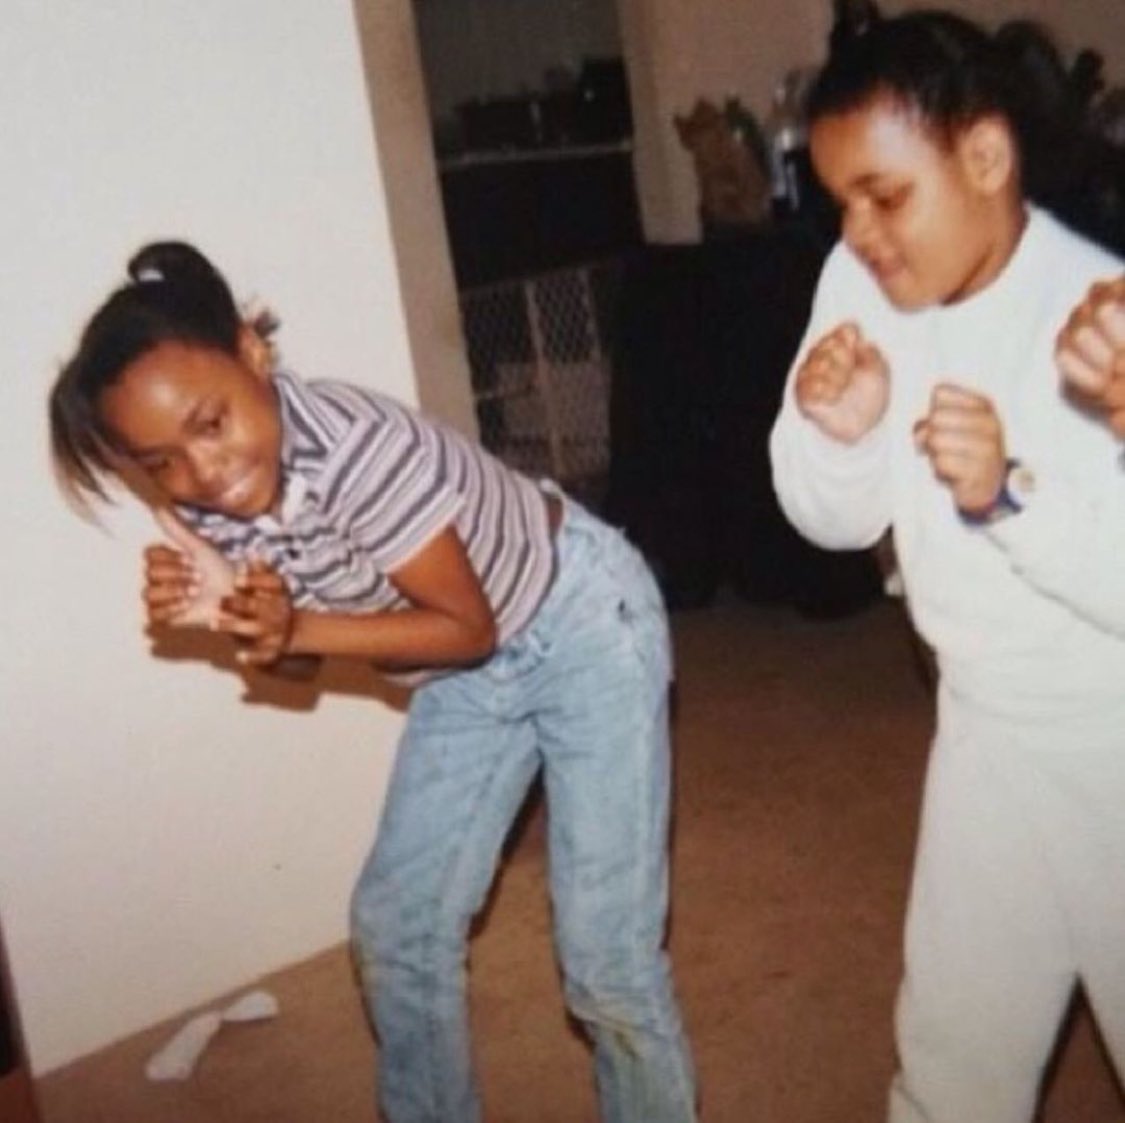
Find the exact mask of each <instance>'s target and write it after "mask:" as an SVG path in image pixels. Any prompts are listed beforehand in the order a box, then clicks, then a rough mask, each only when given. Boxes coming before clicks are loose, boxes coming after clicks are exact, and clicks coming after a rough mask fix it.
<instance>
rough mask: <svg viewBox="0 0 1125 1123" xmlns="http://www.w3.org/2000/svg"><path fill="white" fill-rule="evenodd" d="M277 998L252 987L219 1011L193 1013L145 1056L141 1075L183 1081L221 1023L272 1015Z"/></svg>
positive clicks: (274, 1013) (246, 1020) (275, 1010)
mask: <svg viewBox="0 0 1125 1123" xmlns="http://www.w3.org/2000/svg"><path fill="white" fill-rule="evenodd" d="M277 1011H278V1004H277V999H276V998H274V996H273V995H272V994H270V993H269V991H265V990H252V991H250V992H249V993H248V994H244V995H243V996H242V997H241V998H238V999H236V1000H235V1001H234V1002H232V1003H231V1004H230V1005H229V1006H227V1007H226V1008H225V1009H224V1010H223V1011H221V1012H220V1011H218V1010H207V1011H206V1012H204V1013H202V1014H196V1016H195V1017H194V1018H192V1019H191V1020H190V1021H188V1022H187V1023H186V1024H185V1025H184V1026H182V1027H181V1028H180V1029H179V1030H177V1032H176V1033H175V1034H174V1035H173V1036H172V1037H171V1039H170V1040H169V1041H168V1042H167V1043H166V1044H165V1045H164V1046H163V1048H161V1049H159V1050H158V1051H157V1052H155V1053H153V1055H152V1056H151V1057H150V1058H149V1062H148V1064H147V1065H145V1075H146V1076H147V1077H148V1078H149V1080H186V1079H187V1078H188V1077H189V1076H191V1074H192V1073H193V1072H194V1071H195V1066H196V1064H197V1063H198V1061H199V1058H200V1057H201V1056H202V1055H203V1050H204V1049H206V1048H207V1046H208V1044H209V1043H210V1041H211V1038H212V1037H214V1036H215V1034H216V1033H218V1032H219V1027H220V1026H221V1025H222V1024H223V1023H224V1022H257V1021H262V1020H263V1019H265V1018H273V1017H276V1015H277Z"/></svg>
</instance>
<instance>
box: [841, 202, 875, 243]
mask: <svg viewBox="0 0 1125 1123" xmlns="http://www.w3.org/2000/svg"><path fill="white" fill-rule="evenodd" d="M841 232H842V234H843V237H844V241H845V242H847V244H848V245H849V246H850V247H851V248H852V249H853V250H855V252H856V253H858V254H860V255H861V256H862V254H863V251H864V250H866V249H870V248H871V244H872V241H873V240H874V238H875V237H876V230H875V223H874V222H873V221H872V218H871V214H870V213H869V211H868V210H867V209H866V208H864V207H862V206H855V205H853V206H850V207H847V208H846V209H845V211H844V215H843V223H842V229H841Z"/></svg>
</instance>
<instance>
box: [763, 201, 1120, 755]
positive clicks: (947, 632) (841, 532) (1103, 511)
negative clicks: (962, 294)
mask: <svg viewBox="0 0 1125 1123" xmlns="http://www.w3.org/2000/svg"><path fill="white" fill-rule="evenodd" d="M1121 269H1122V264H1121V262H1120V261H1118V260H1117V259H1116V258H1114V257H1113V256H1112V255H1110V254H1108V253H1106V252H1105V251H1103V250H1101V249H1099V248H1098V247H1096V246H1094V245H1092V244H1091V243H1089V242H1087V241H1085V240H1083V239H1082V238H1080V237H1078V236H1077V235H1076V234H1074V233H1073V232H1072V231H1070V230H1068V229H1066V228H1065V227H1064V226H1062V225H1061V224H1060V223H1058V222H1057V221H1055V220H1054V219H1053V218H1052V217H1050V216H1049V215H1047V214H1046V213H1045V212H1042V211H1039V210H1036V209H1034V208H1031V209H1030V210H1029V219H1028V223H1027V225H1026V227H1025V229H1024V233H1023V236H1022V238H1021V240H1020V243H1019V246H1018V247H1017V249H1016V252H1015V253H1014V255H1013V256H1012V258H1011V260H1010V261H1009V262H1008V263H1007V265H1006V267H1005V269H1004V271H1003V272H1002V273H1001V275H1000V276H999V277H998V278H996V280H994V281H993V282H992V283H991V284H990V285H989V286H988V287H987V288H985V289H984V290H982V291H981V292H979V293H976V294H974V295H973V296H972V297H970V298H968V299H966V300H964V301H962V302H960V303H957V304H954V305H950V306H941V307H934V308H928V309H924V310H921V311H914V312H903V311H900V310H898V309H896V308H895V307H894V306H893V305H892V304H891V303H890V302H889V301H888V300H887V299H886V298H885V297H884V296H883V294H882V292H881V291H880V290H879V287H878V285H877V283H876V282H875V280H874V278H873V277H872V276H871V275H870V273H869V272H868V270H867V269H866V268H865V267H864V266H863V264H862V263H861V262H860V261H859V260H858V259H857V258H856V257H855V256H854V255H853V254H852V253H851V252H850V251H849V250H848V249H847V248H846V247H845V246H843V245H842V244H841V245H839V246H837V247H836V248H835V249H834V250H833V252H832V254H831V255H830V257H829V259H828V261H827V262H826V263H825V267H824V270H823V273H822V275H821V278H820V281H819V284H818V288H817V293H816V298H815V301H814V304H813V310H812V315H811V319H810V322H809V325H808V328H807V330H806V334H805V338H804V341H803V342H802V345H801V347H800V350H799V352H798V357H797V361H796V362H795V363H794V367H793V370H792V371H790V375H789V384H788V386H787V387H786V392H785V398H784V402H783V405H782V408H781V411H780V414H779V416H778V419H777V422H776V424H775V426H774V429H773V433H772V435H771V440H770V455H771V460H772V465H773V478H774V487H775V490H776V492H777V496H778V499H779V501H780V503H781V506H782V508H783V510H784V511H785V513H786V515H787V517H788V518H789V519H790V521H791V522H792V523H793V524H794V526H795V527H796V528H797V529H798V530H799V531H800V532H801V533H802V534H804V535H805V536H806V537H807V538H809V539H810V540H811V541H813V542H815V543H817V544H819V545H821V546H824V547H827V548H834V549H848V548H860V547H864V546H869V545H871V544H873V543H874V542H875V541H876V540H877V539H878V538H879V536H880V535H881V534H882V533H883V532H884V531H885V530H886V529H887V528H888V527H893V529H894V535H895V546H896V551H897V554H898V561H899V565H900V568H901V571H902V577H903V581H904V584H905V587H906V593H907V599H908V603H909V605H910V611H911V614H912V616H913V619H914V623H915V625H916V627H917V628H918V630H919V632H920V633H921V635H922V636H923V637H924V638H925V639H926V640H927V642H929V643H930V644H931V645H932V646H933V648H934V649H935V651H936V653H937V656H938V660H939V665H940V669H941V673H942V677H943V680H944V681H945V683H946V685H947V686H949V687H951V688H952V689H953V690H954V691H955V692H956V693H958V694H960V695H962V696H964V697H966V698H969V699H971V700H972V701H973V702H974V703H975V704H976V705H979V706H981V707H984V708H985V709H986V710H988V711H990V712H993V713H995V714H997V715H999V716H1013V717H1019V718H1020V719H1021V720H1026V719H1030V720H1032V721H1037V720H1042V721H1044V722H1046V723H1048V724H1052V723H1053V722H1054V721H1055V720H1056V719H1058V720H1061V721H1063V722H1067V723H1072V722H1073V721H1075V720H1079V721H1085V720H1086V719H1089V720H1090V721H1091V722H1093V723H1094V724H1095V726H1097V725H1099V723H1100V725H1101V727H1102V728H1105V722H1106V721H1108V722H1110V723H1111V724H1113V723H1116V724H1117V728H1118V729H1119V736H1120V737H1121V739H1122V740H1125V471H1123V470H1122V467H1121V460H1120V454H1121V450H1120V447H1119V445H1118V443H1117V441H1116V440H1115V439H1114V438H1113V436H1112V434H1111V433H1110V431H1109V430H1108V429H1107V428H1106V426H1105V425H1104V424H1103V423H1102V422H1101V421H1100V420H1099V419H1098V418H1096V417H1094V416H1091V415H1090V414H1088V413H1086V412H1084V411H1082V410H1080V409H1079V408H1077V407H1076V406H1075V405H1074V404H1073V403H1072V402H1071V401H1070V400H1069V399H1068V398H1067V397H1066V396H1065V395H1064V393H1063V390H1062V387H1061V383H1060V377H1059V374H1058V372H1057V370H1056V367H1055V363H1054V344H1055V337H1056V335H1057V333H1058V331H1059V329H1060V328H1061V327H1062V326H1063V324H1064V323H1065V321H1066V319H1067V317H1068V316H1069V314H1070V313H1071V311H1072V310H1073V309H1074V307H1075V306H1076V305H1077V304H1078V303H1079V302H1080V301H1081V300H1082V299H1083V298H1084V296H1085V295H1086V292H1087V290H1088V288H1089V286H1090V285H1091V283H1092V282H1094V281H1095V280H1099V279H1106V278H1111V277H1114V276H1117V275H1118V274H1120V272H1121ZM849 320H850V321H854V322H855V323H857V324H858V325H859V327H860V330H861V331H862V332H863V334H864V336H865V337H866V338H867V339H868V340H869V341H870V342H872V343H874V344H875V345H876V346H877V347H878V348H879V350H880V351H881V352H882V354H883V356H884V358H885V359H886V361H887V363H888V366H889V368H890V372H891V374H890V377H891V394H890V402H889V405H888V408H887V412H886V414H885V415H884V417H883V419H882V420H881V421H880V422H879V424H878V425H877V426H876V427H875V428H874V429H873V430H872V431H871V432H870V433H869V434H867V436H865V437H864V438H863V439H862V440H861V441H859V442H858V443H856V444H854V445H846V444H843V443H841V442H838V441H835V440H833V439H832V438H830V437H828V436H826V435H825V434H824V433H822V432H821V430H820V429H818V428H817V426H816V425H815V424H814V423H813V422H812V421H810V420H809V419H807V418H805V417H804V416H803V415H801V414H800V412H799V411H798V409H797V407H796V403H795V400H794V395H793V378H794V375H795V372H796V370H797V367H798V366H799V365H800V362H801V361H802V360H803V358H804V356H805V354H806V352H807V351H808V349H809V348H810V347H811V346H812V345H813V344H815V343H816V342H817V341H818V340H819V339H820V338H821V337H822V336H823V335H825V334H826V333H827V332H828V331H830V330H831V329H833V328H835V327H837V326H838V325H839V324H841V323H843V322H845V321H849ZM938 382H952V383H956V384H958V385H961V386H964V387H966V388H969V389H973V390H976V391H977V392H979V393H982V394H985V395H987V396H988V397H989V398H990V399H991V400H992V402H993V403H994V405H995V407H996V410H997V413H998V415H999V417H1000V419H1001V421H1002V423H1003V426H1004V437H1005V442H1006V447H1007V451H1008V455H1009V456H1011V457H1015V458H1018V459H1019V460H1020V461H1021V462H1022V463H1023V464H1024V465H1025V466H1026V467H1027V468H1028V469H1030V471H1031V472H1032V474H1033V476H1034V480H1035V488H1034V492H1033V494H1032V495H1031V496H1030V499H1029V501H1028V502H1027V504H1026V506H1025V508H1024V509H1023V511H1021V512H1020V513H1019V514H1017V515H1014V516H1012V517H1010V518H1006V519H1002V520H1000V521H997V522H994V523H991V524H986V525H972V524H969V523H966V522H965V521H964V520H963V519H962V518H961V517H960V516H959V514H958V512H957V510H956V508H955V506H954V503H953V499H952V496H951V494H950V492H949V490H948V488H947V487H945V486H944V485H943V484H941V483H940V482H939V481H938V480H937V479H936V478H935V476H934V474H933V470H932V467H931V465H930V462H929V460H928V458H927V457H926V456H924V455H923V454H921V453H919V452H917V451H916V450H915V448H914V443H913V438H912V427H913V425H914V423H915V422H916V421H917V420H918V419H919V418H921V417H923V416H925V415H926V414H927V413H928V410H929V399H930V394H931V392H932V389H933V387H934V385H935V384H936V383H938Z"/></svg>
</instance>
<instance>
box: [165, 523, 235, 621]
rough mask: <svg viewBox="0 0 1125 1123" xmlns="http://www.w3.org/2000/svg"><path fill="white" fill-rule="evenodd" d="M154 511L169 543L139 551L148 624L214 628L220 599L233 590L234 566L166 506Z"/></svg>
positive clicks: (220, 602)
mask: <svg viewBox="0 0 1125 1123" xmlns="http://www.w3.org/2000/svg"><path fill="white" fill-rule="evenodd" d="M155 515H156V521H157V522H158V523H159V524H160V527H161V529H162V530H163V531H164V533H165V534H166V535H167V536H168V537H169V538H170V539H171V541H172V545H171V546H168V545H164V544H160V545H154V546H149V547H148V548H147V549H146V550H145V552H144V559H145V573H144V581H145V586H144V594H143V596H144V602H145V608H146V611H147V616H148V623H149V626H150V627H151V626H158V625H170V626H172V627H176V628H211V627H214V626H215V624H216V622H217V620H218V617H219V611H220V606H221V604H222V601H223V598H224V597H226V596H229V595H230V593H231V592H232V591H233V589H234V567H233V566H232V565H231V563H230V562H228V561H227V559H226V558H224V557H223V555H222V554H220V553H219V551H218V550H216V549H215V547H214V546H212V545H211V544H210V543H209V542H207V541H206V540H205V539H203V538H201V537H200V536H199V535H198V534H196V533H195V532H194V531H192V530H191V529H190V528H189V527H188V526H187V525H185V524H184V523H183V522H182V521H181V520H180V518H179V517H178V516H177V515H176V514H175V513H174V512H173V511H171V510H170V509H166V508H158V509H157V510H156V512H155Z"/></svg>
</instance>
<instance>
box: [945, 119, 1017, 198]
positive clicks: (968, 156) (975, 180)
mask: <svg viewBox="0 0 1125 1123" xmlns="http://www.w3.org/2000/svg"><path fill="white" fill-rule="evenodd" d="M957 149H958V152H959V154H960V157H961V162H962V166H963V167H964V169H965V172H966V174H967V175H968V177H969V182H970V183H971V184H972V185H973V187H975V188H976V189H977V190H978V191H979V192H980V193H981V194H983V195H996V194H998V193H1000V192H1003V191H1005V190H1007V189H1008V188H1009V187H1010V186H1011V185H1012V183H1013V182H1014V181H1015V179H1016V176H1017V174H1018V162H1019V157H1018V155H1017V152H1016V142H1015V138H1014V137H1013V136H1012V129H1011V126H1010V125H1009V124H1008V122H1007V121H1006V120H1005V119H1004V118H1003V117H1000V116H996V115H992V116H986V117H981V118H979V119H977V120H976V121H974V122H973V123H972V124H971V125H969V126H968V127H967V128H966V129H965V130H964V132H962V133H961V135H960V137H959V138H958V141H957Z"/></svg>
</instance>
